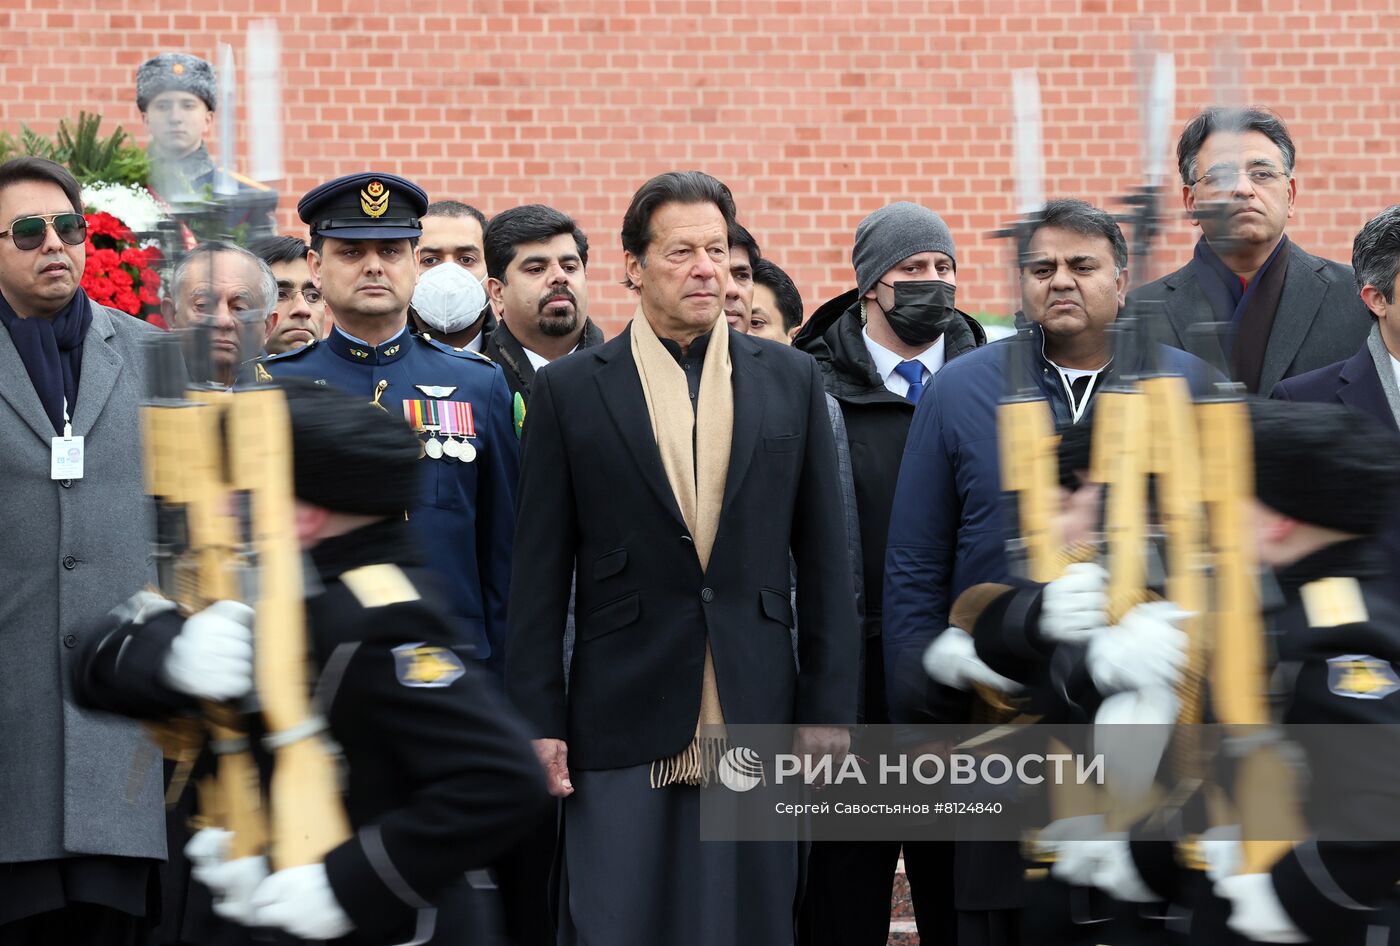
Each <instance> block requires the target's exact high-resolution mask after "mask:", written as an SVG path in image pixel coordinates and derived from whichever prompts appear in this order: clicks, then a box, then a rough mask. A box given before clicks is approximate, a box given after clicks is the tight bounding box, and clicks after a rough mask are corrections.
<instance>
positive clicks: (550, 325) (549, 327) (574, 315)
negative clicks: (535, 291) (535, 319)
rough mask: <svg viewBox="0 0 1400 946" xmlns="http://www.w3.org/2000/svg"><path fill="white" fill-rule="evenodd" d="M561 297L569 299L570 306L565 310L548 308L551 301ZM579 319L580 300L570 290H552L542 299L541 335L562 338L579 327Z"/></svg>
mask: <svg viewBox="0 0 1400 946" xmlns="http://www.w3.org/2000/svg"><path fill="white" fill-rule="evenodd" d="M560 299H568V300H569V308H568V309H567V310H565V311H564V312H558V310H551V309H547V308H546V307H547V306H548V305H549V304H550V303H551V302H557V301H558V300H560ZM578 319H579V316H578V300H577V299H575V298H574V294H573V293H572V292H570V291H569V290H567V289H565V290H563V291H562V292H552V293H550V294H549V295H548V296H545V297H544V298H543V299H541V300H540V316H539V328H540V334H541V335H548V336H550V337H551V338H562V337H564V336H565V335H568V334H569V333H570V332H572V331H574V330H575V329H576V328H578Z"/></svg>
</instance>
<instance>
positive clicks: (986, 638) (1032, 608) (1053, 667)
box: [955, 582, 1103, 723]
mask: <svg viewBox="0 0 1400 946" xmlns="http://www.w3.org/2000/svg"><path fill="white" fill-rule="evenodd" d="M982 587H985V588H988V589H991V588H994V587H997V586H976V587H974V588H969V589H968V591H967V592H964V593H963V595H962V596H960V597H959V598H958V604H959V605H960V604H962V602H963V601H964V598H966V597H968V596H969V593H971V592H976V591H977V590H978V589H979V588H982ZM1000 587H1001V588H1002V589H1003V590H1001V591H1000V592H999V593H996V594H994V595H993V594H987V595H986V596H985V597H984V600H983V601H982V602H979V605H978V607H977V609H976V610H975V614H974V615H972V616H971V617H972V618H973V619H972V620H969V621H968V623H971V624H972V625H973V628H972V632H971V633H972V639H973V642H974V643H975V645H976V647H977V656H978V657H979V658H981V660H982V661H983V662H984V663H985V664H986V665H987V666H988V667H991V668H992V669H993V670H995V671H996V672H997V673H999V674H1001V675H1002V676H1004V677H1008V678H1009V679H1012V680H1015V681H1016V682H1017V683H1019V684H1021V685H1022V686H1025V687H1026V688H1027V689H1028V691H1029V694H1030V707H1029V710H1030V711H1031V712H1033V713H1034V714H1035V715H1037V716H1040V717H1041V719H1042V721H1044V722H1079V723H1083V722H1091V721H1092V720H1093V718H1094V713H1095V711H1097V709H1098V707H1099V704H1100V703H1102V702H1103V696H1102V694H1100V693H1099V691H1098V688H1097V687H1096V686H1095V685H1094V681H1093V679H1092V677H1090V675H1089V670H1088V667H1087V665H1086V663H1085V660H1084V653H1085V648H1084V647H1083V646H1081V645H1075V644H1059V643H1056V642H1055V641H1052V640H1048V639H1047V638H1046V637H1045V636H1044V635H1043V634H1041V632H1040V606H1041V600H1042V598H1043V597H1044V592H1045V586H1044V585H1041V584H1035V583H1030V582H1026V583H1021V584H1018V585H1007V586H1000ZM956 610H957V606H955V613H956Z"/></svg>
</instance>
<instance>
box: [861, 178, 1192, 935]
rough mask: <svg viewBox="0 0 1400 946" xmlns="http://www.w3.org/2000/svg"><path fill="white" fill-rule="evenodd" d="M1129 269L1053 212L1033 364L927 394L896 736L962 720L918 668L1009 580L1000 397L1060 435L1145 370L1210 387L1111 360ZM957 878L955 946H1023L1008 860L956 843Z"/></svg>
mask: <svg viewBox="0 0 1400 946" xmlns="http://www.w3.org/2000/svg"><path fill="white" fill-rule="evenodd" d="M1127 263H1128V247H1127V243H1126V242H1125V240H1124V239H1123V233H1122V231H1121V230H1120V229H1119V228H1118V224H1117V223H1116V222H1115V221H1114V219H1113V217H1111V216H1109V215H1108V214H1107V213H1105V212H1104V211H1102V210H1099V209H1097V208H1095V207H1093V206H1091V205H1090V204H1087V203H1085V202H1084V201H1080V200H1056V201H1051V202H1050V203H1049V204H1047V205H1046V207H1045V211H1044V213H1043V214H1042V215H1041V216H1040V217H1039V218H1038V219H1037V220H1036V221H1035V222H1034V223H1033V224H1032V225H1031V226H1030V228H1029V229H1028V232H1027V234H1026V235H1025V236H1024V237H1023V242H1022V244H1021V309H1022V313H1023V314H1024V317H1025V318H1026V319H1028V320H1029V321H1030V322H1032V323H1034V324H1033V325H1032V326H1031V331H1032V333H1033V335H1034V340H1035V342H1036V347H1037V348H1038V352H1037V354H1036V355H1035V357H1033V358H1028V359H1024V360H1021V359H1017V358H1013V357H1012V355H1013V352H1015V350H1016V349H1015V343H1012V342H1000V343H996V344H992V345H988V346H986V347H984V348H979V349H977V350H975V351H972V352H969V353H967V354H966V355H964V356H963V357H961V358H959V359H957V360H956V361H953V362H950V363H949V364H948V365H947V366H946V367H945V368H944V369H943V370H942V371H940V372H938V374H937V375H935V376H934V378H933V380H932V382H931V383H930V385H929V387H928V389H927V390H926V391H925V393H924V396H923V398H922V399H921V401H920V403H919V407H918V409H917V411H916V412H915V414H914V420H913V426H912V427H911V428H910V431H909V439H908V441H907V442H906V445H905V449H904V460H903V462H902V464H901V466H900V471H899V482H898V486H897V487H896V491H895V500H894V514H893V515H892V516H891V517H890V533H889V541H888V544H887V546H886V555H885V588H884V658H885V673H886V686H887V688H888V691H887V692H888V699H889V703H890V716H891V719H892V720H893V721H894V722H897V723H899V722H904V723H960V722H964V721H966V720H967V712H968V708H969V705H970V704H969V691H970V689H971V682H972V681H971V680H968V681H964V682H963V685H962V686H961V687H958V686H949V685H945V684H943V683H936V682H934V681H933V680H931V679H929V677H928V675H927V674H926V673H925V672H924V670H923V667H922V657H923V654H924V651H925V649H926V648H927V647H928V645H929V643H930V642H931V641H932V640H933V639H934V638H935V637H936V636H937V635H938V634H939V633H940V632H942V631H943V629H944V628H946V627H947V626H948V611H949V608H950V607H951V606H952V603H953V601H955V600H956V599H957V596H958V595H959V594H961V593H962V592H963V591H964V590H965V589H967V588H968V587H970V586H972V585H975V584H978V583H979V582H990V581H1002V580H1004V579H1006V578H1007V577H1008V576H1009V572H1010V563H1009V561H1008V559H1007V555H1006V542H1007V539H1008V538H1009V537H1010V534H1011V533H1010V528H1009V527H1010V525H1011V522H1010V520H1009V519H1008V517H1007V512H1006V510H1005V509H1004V506H1003V501H1002V489H1001V466H1000V459H999V456H998V447H997V416H996V415H997V405H998V403H999V401H1000V400H1001V398H1002V396H1003V395H1004V394H1005V393H1008V392H1009V391H1013V390H1031V389H1034V388H1038V389H1039V390H1041V391H1043V392H1044V395H1045V398H1046V399H1047V401H1048V402H1049V404H1050V407H1051V410H1052V412H1053V414H1054V419H1055V424H1056V426H1057V427H1058V428H1065V427H1068V426H1070V425H1072V424H1077V423H1079V422H1081V421H1083V420H1085V419H1086V418H1087V417H1088V416H1089V415H1090V413H1091V411H1092V409H1093V403H1094V400H1095V395H1096V394H1097V393H1098V392H1099V391H1100V390H1102V389H1103V388H1104V386H1105V385H1108V384H1111V383H1112V382H1113V380H1114V379H1115V378H1116V377H1119V376H1121V375H1124V374H1128V375H1131V374H1135V373H1137V372H1140V371H1143V370H1145V369H1147V368H1148V367H1149V361H1151V362H1152V366H1155V367H1158V368H1160V369H1161V370H1162V371H1164V372H1166V373H1169V374H1180V375H1184V376H1185V377H1186V378H1188V380H1189V381H1190V383H1191V386H1192V389H1193V390H1194V391H1195V393H1197V394H1202V393H1205V392H1206V391H1207V390H1208V389H1209V387H1210V384H1211V382H1212V381H1213V380H1214V379H1215V378H1216V377H1217V375H1216V373H1215V372H1213V371H1212V370H1211V369H1210V368H1209V367H1208V366H1207V365H1206V364H1205V363H1204V362H1202V361H1200V360H1199V359H1197V358H1195V357H1193V356H1191V355H1188V354H1186V353H1185V352H1181V351H1177V350H1175V349H1170V348H1165V347H1161V346H1155V347H1153V348H1152V349H1151V350H1149V349H1148V348H1147V346H1136V347H1137V349H1138V350H1134V351H1120V352H1115V351H1114V339H1113V337H1112V336H1111V335H1110V333H1109V331H1108V329H1109V326H1110V325H1112V324H1113V322H1114V321H1115V320H1116V319H1117V317H1118V314H1119V311H1120V310H1121V309H1122V308H1123V305H1124V295H1125V293H1126V292H1127V287H1128V276H1127V272H1126V267H1127ZM1013 373H1014V374H1016V375H1017V376H1016V377H1012V376H1011V375H1012V374H1013ZM955 866H956V881H955V884H956V886H955V890H954V904H955V906H956V907H957V909H958V911H959V938H958V942H959V946H965V944H970V946H980V944H988V946H1002V944H1015V943H1017V942H1019V941H1020V937H1019V932H1018V929H1017V922H1016V913H1015V911H1016V910H1017V909H1019V908H1020V907H1021V906H1022V894H1021V890H1020V878H1021V874H1022V865H1021V863H1020V859H1019V855H1018V852H1017V850H1016V846H1015V845H1014V844H1000V843H973V842H968V843H960V844H959V845H958V849H957V853H956V855H955Z"/></svg>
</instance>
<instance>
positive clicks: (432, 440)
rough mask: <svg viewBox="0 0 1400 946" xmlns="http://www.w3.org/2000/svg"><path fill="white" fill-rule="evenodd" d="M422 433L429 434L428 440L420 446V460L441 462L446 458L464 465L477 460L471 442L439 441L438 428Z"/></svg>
mask: <svg viewBox="0 0 1400 946" xmlns="http://www.w3.org/2000/svg"><path fill="white" fill-rule="evenodd" d="M422 432H423V433H426V434H428V439H427V440H425V441H423V442H421V443H420V444H419V445H418V459H420V460H421V459H423V458H424V457H428V458H430V459H433V460H441V459H442V458H443V457H446V458H447V459H449V460H460V461H461V462H463V463H470V462H472V461H473V460H475V459H476V447H474V446H472V442H471V441H470V440H458V439H456V438H455V437H448V438H446V439H445V440H439V439H438V438H437V432H438V429H437V428H436V427H428V428H425V429H424V430H423V431H422Z"/></svg>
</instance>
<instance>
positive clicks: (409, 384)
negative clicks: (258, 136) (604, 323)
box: [253, 173, 519, 675]
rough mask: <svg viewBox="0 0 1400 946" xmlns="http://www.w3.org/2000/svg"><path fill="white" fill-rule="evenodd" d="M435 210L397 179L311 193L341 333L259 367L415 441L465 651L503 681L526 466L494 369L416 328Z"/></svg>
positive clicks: (419, 518)
mask: <svg viewBox="0 0 1400 946" xmlns="http://www.w3.org/2000/svg"><path fill="white" fill-rule="evenodd" d="M427 207H428V196H427V194H425V193H424V192H423V190H422V188H420V187H418V186H417V185H416V184H414V183H413V182H411V181H407V180H405V179H403V178H401V177H397V176H395V175H393V174H375V173H367V174H353V175H349V176H347V177H341V178H337V179H336V180H333V181H329V182H327V183H325V184H322V185H320V186H319V187H317V188H315V189H314V190H312V191H310V192H309V193H308V194H307V195H306V196H305V197H303V198H302V199H301V202H300V203H299V204H298V205H297V213H298V214H299V215H300V216H301V219H302V220H303V221H304V222H305V223H306V224H307V226H308V227H310V231H311V241H310V242H311V252H310V255H309V257H308V260H307V262H308V263H309V264H310V266H311V274H312V278H313V279H314V280H316V282H317V283H318V284H319V285H320V287H321V293H322V297H323V298H324V299H325V301H326V305H327V307H328V308H329V310H330V312H331V313H332V314H333V315H334V317H335V328H334V329H332V330H331V331H330V332H329V333H328V334H327V336H326V338H325V340H323V341H320V342H313V343H311V344H310V345H307V346H306V347H305V348H298V349H295V350H293V351H289V352H286V353H284V354H281V355H275V356H272V357H269V358H267V359H264V360H263V361H262V362H260V363H258V364H257V365H256V366H254V368H253V370H254V371H256V372H266V373H267V374H270V375H271V376H272V377H274V378H278V379H280V378H290V377H298V378H308V379H310V380H312V381H314V382H316V383H317V384H326V385H331V386H333V387H337V388H341V389H342V390H345V391H349V392H351V393H353V394H356V395H359V396H362V397H364V399H365V400H366V401H371V402H373V403H374V404H376V405H378V406H379V407H381V408H383V409H384V410H386V411H388V412H390V413H391V414H394V415H396V416H401V417H403V418H405V419H406V420H408V422H409V423H410V424H411V425H412V426H413V427H414V428H415V429H416V430H417V431H418V434H419V442H420V444H421V446H422V456H421V458H420V459H419V461H418V462H419V466H420V468H421V473H420V475H421V479H420V490H421V492H420V494H419V499H418V502H417V503H415V504H414V505H413V506H412V507H411V508H410V510H409V522H410V524H411V525H412V526H414V527H415V530H416V535H417V537H418V541H419V543H420V548H421V550H422V552H423V553H424V557H425V558H426V559H427V561H428V562H429V564H430V565H431V566H433V567H434V568H436V569H437V570H438V572H440V573H441V575H442V577H443V579H444V582H445V586H446V589H447V590H448V593H449V595H450V597H451V598H452V601H453V603H454V605H455V606H456V611H457V617H458V618H459V619H460V621H459V623H460V625H461V626H462V629H463V633H464V640H465V643H467V644H469V645H471V646H472V647H473V648H474V649H475V655H476V656H477V658H478V659H481V660H483V661H485V662H486V663H487V666H488V667H489V668H491V669H493V670H495V671H496V672H497V674H498V675H499V672H500V668H501V666H502V661H503V657H504V655H503V644H504V641H505V608H506V590H507V585H508V583H509V577H510V556H511V537H512V534H513V532H514V529H515V481H516V474H517V470H518V467H519V457H518V452H517V451H518V446H517V440H516V436H515V430H514V427H513V421H512V415H511V394H510V389H509V388H508V387H507V386H506V379H505V376H504V374H503V373H502V372H501V369H500V368H499V367H497V366H496V365H495V364H493V363H492V362H491V361H490V360H489V359H486V358H483V357H482V356H481V355H478V354H475V353H473V352H468V351H456V350H454V349H452V348H449V347H448V346H446V345H443V344H442V343H440V342H436V341H433V340H432V339H430V338H428V337H427V336H426V335H415V334H413V332H412V330H411V328H410V323H409V321H408V314H409V300H410V299H411V298H412V296H413V287H414V284H415V282H416V280H417V273H418V267H417V263H416V262H415V260H414V253H413V250H414V244H415V243H416V241H417V239H418V236H419V234H420V233H421V232H422V230H421V227H420V224H419V218H420V217H421V216H422V214H423V212H424V211H425V210H426V209H427ZM259 376H260V377H261V375H259ZM354 435H355V432H354V431H353V430H347V431H346V432H345V436H347V437H353V436H354Z"/></svg>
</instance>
